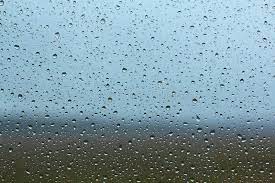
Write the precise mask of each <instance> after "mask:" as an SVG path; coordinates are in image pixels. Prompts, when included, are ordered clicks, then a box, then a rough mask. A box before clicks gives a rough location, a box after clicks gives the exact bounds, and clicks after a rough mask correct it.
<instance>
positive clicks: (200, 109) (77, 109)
mask: <svg viewBox="0 0 275 183" xmlns="http://www.w3.org/2000/svg"><path fill="white" fill-rule="evenodd" d="M59 2H60V3H59ZM61 2H63V3H61ZM267 4H268V5H265V3H264V2H262V1H248V0H245V1H235V0H234V1H233V0H232V1H222V0H220V1H168V0H163V1H155V0H153V1H147V0H139V1H134V0H132V1H127V2H126V1H125V2H120V1H114V0H111V1H110V0H108V1H76V2H74V1H58V2H56V1H54V2H51V1H38V0H36V1H33V0H32V1H5V3H4V5H3V6H0V74H1V79H0V89H1V92H0V114H1V116H4V115H9V114H11V115H14V116H19V115H20V114H22V112H21V111H25V113H26V114H27V115H30V116H31V115H33V114H37V115H41V116H45V115H46V116H47V115H49V116H58V117H64V116H66V115H69V116H76V118H78V116H84V117H86V116H88V117H91V116H97V117H99V118H101V117H102V118H126V119H128V118H134V119H143V118H149V117H151V118H157V117H160V118H168V119H170V118H171V119H172V118H178V119H192V118H193V120H197V121H198V120H206V119H243V120H255V119H257V118H271V117H273V120H274V112H275V111H274V109H275V102H274V97H275V96H274V94H275V82H274V81H275V79H274V78H275V77H274V75H275V49H274V48H275V47H274V43H275V34H274V31H275V24H274V20H275V9H274V6H272V3H267ZM81 114H82V115H81ZM104 116H105V117H104Z"/></svg>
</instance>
